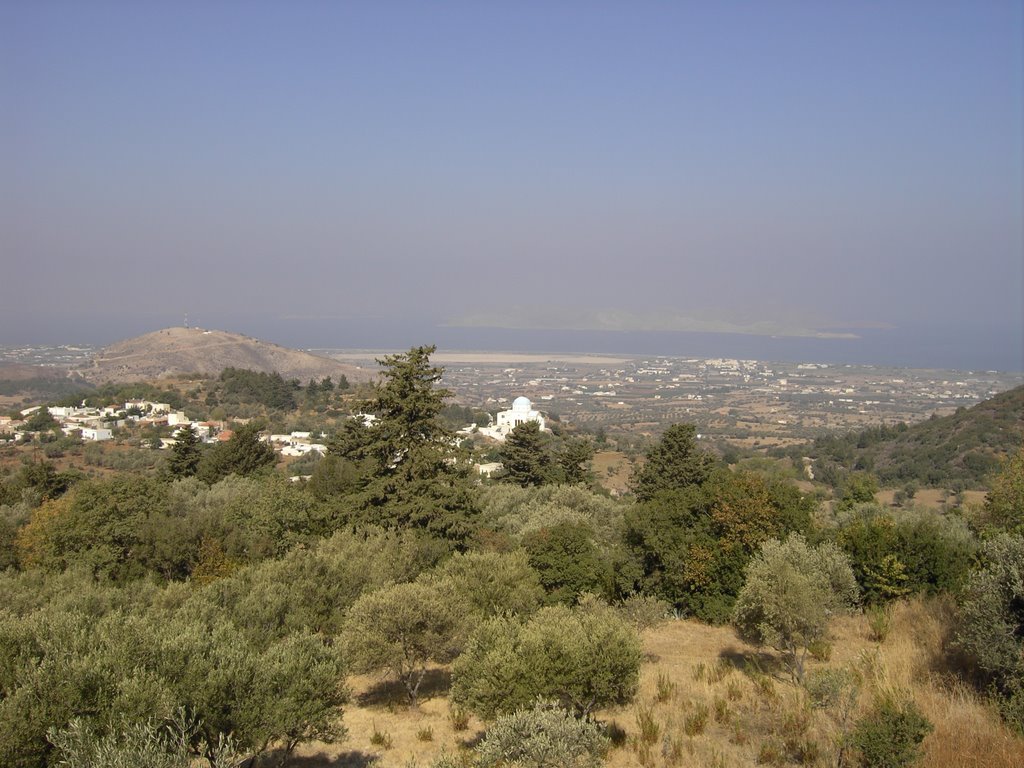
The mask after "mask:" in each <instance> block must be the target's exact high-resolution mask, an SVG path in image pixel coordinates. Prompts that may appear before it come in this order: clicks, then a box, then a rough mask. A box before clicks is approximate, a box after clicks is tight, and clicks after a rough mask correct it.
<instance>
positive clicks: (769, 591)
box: [733, 534, 859, 682]
mask: <svg viewBox="0 0 1024 768" xmlns="http://www.w3.org/2000/svg"><path fill="white" fill-rule="evenodd" d="M858 597H859V589H858V587H857V581H856V579H855V578H854V576H853V571H852V570H851V568H850V562H849V559H848V558H847V557H846V555H845V554H844V553H843V552H842V551H841V550H840V549H839V548H838V547H836V546H835V545H834V544H831V543H829V542H826V543H823V544H820V545H818V546H817V547H812V546H810V545H809V544H808V543H807V541H806V540H805V539H804V538H803V537H802V536H800V535H798V534H791V535H790V536H789V538H787V539H786V540H785V541H778V540H777V539H771V540H769V541H766V542H765V543H764V544H762V545H761V551H760V553H758V554H757V555H756V556H755V557H754V559H753V560H751V561H750V564H749V565H748V566H747V570H746V580H745V581H744V584H743V588H742V589H741V590H740V593H739V595H738V596H737V598H736V606H735V608H734V610H733V625H734V626H735V627H736V630H737V632H738V634H739V636H740V637H741V638H742V639H744V640H746V641H748V642H752V643H755V644H757V645H768V646H771V647H773V648H775V649H776V650H777V651H779V652H780V653H782V655H783V657H784V659H785V661H786V664H787V666H788V667H789V669H790V672H791V674H792V675H793V677H794V678H796V679H797V680H799V681H801V682H802V681H803V678H804V662H805V661H806V658H807V652H808V648H810V647H811V646H812V645H814V644H815V643H817V642H820V641H822V640H824V639H825V637H826V634H827V632H828V623H829V620H830V619H831V618H832V617H833V616H835V615H837V614H840V613H845V612H848V611H849V610H851V609H852V608H853V607H854V606H855V605H856V603H857V600H858Z"/></svg>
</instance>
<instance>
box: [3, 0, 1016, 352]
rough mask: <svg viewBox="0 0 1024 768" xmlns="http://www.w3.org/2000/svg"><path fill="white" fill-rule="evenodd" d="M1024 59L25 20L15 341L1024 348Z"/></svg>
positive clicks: (6, 124)
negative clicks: (306, 329)
mask: <svg viewBox="0 0 1024 768" xmlns="http://www.w3.org/2000/svg"><path fill="white" fill-rule="evenodd" d="M1022 38H1024V23H1022V9H1021V3H1020V2H1000V1H999V0H985V1H984V2H977V0H965V1H964V2H944V1H943V0H938V1H936V0H928V1H927V2H909V1H904V0H901V1H899V2H852V0H851V2H843V3H836V2H828V3H821V2H812V1H810V0H808V2H713V3H712V2H703V1H697V0H694V2H682V1H680V2H614V3H612V2H557V1H547V2H540V1H538V2H503V3H499V2H479V1H474V2H429V3H428V2H408V3H406V2H388V1H387V0H377V1H374V2H370V1H367V2H342V1H341V0H337V1H335V2H313V1H312V0H304V1H302V2H283V1H282V2H276V3H258V2H240V1H239V2H208V1H206V0H203V1H202V2H199V1H198V0H197V1H195V2H190V1H188V0H185V1H183V0H176V1H175V2H163V3H158V2H134V1H132V2H129V1H128V0H125V1H124V2H113V3H109V2H98V1H96V0H89V1H88V2H82V1H81V0H71V1H69V2H49V1H47V0H37V1H35V2H28V1H27V0H20V1H19V0H4V1H3V2H2V3H0V99H2V101H0V105H2V106H0V131H2V134H0V139H2V142H0V249H2V261H3V264H2V273H0V274H2V277H0V280H2V284H3V287H2V289H0V302H2V308H0V324H2V327H3V332H2V333H0V342H4V341H6V342H8V343H10V342H11V341H19V340H20V341H26V342H28V341H34V340H39V339H38V338H37V337H39V336H40V335H41V334H42V330H41V329H43V328H46V329H48V331H47V332H52V331H54V329H56V330H57V331H61V329H66V332H67V335H68V336H69V337H72V336H75V334H76V333H77V334H79V336H81V335H82V334H86V335H87V334H88V333H89V332H91V333H93V335H94V336H95V335H103V334H104V333H106V336H107V337H106V338H100V339H92V340H98V341H109V340H112V338H117V337H118V335H122V336H123V335H130V333H134V332H137V330H140V328H138V325H139V324H140V323H141V325H145V324H146V323H151V325H152V328H151V329H155V328H157V327H160V326H162V325H166V324H168V318H172V317H173V318H178V317H180V315H181V314H182V313H183V312H184V311H188V312H189V313H190V315H191V316H193V317H198V318H202V317H203V316H204V314H205V315H207V316H214V315H216V316H217V317H218V318H230V317H231V316H232V315H233V314H236V315H238V316H239V317H241V316H243V315H252V314H253V313H258V314H260V315H262V316H264V317H265V319H267V320H273V319H274V318H277V317H281V318H296V317H303V318H305V317H310V318H318V319H319V320H320V321H321V322H322V321H323V319H324V318H327V319H330V318H335V317H336V318H339V319H340V320H339V322H342V323H344V322H347V321H348V320H350V319H354V318H358V319H360V322H363V321H365V320H366V318H368V317H375V316H380V317H386V318H387V319H388V322H390V323H392V324H395V323H397V324H398V325H399V326H401V325H402V324H408V326H409V328H410V331H415V330H417V329H420V328H422V327H423V326H424V324H425V323H427V324H429V323H432V322H444V321H452V320H455V319H457V318H460V317H465V316H467V315H474V316H477V318H478V320H479V318H480V316H481V315H483V316H485V317H484V320H485V321H486V316H487V315H488V314H493V313H500V314H503V315H506V316H508V315H519V316H524V315H525V316H530V315H531V313H533V312H534V311H535V310H536V309H537V308H542V307H561V308H565V310H566V313H567V314H568V315H573V313H578V314H577V315H574V316H576V317H577V319H578V318H579V317H583V318H588V317H590V316H591V315H592V314H593V312H595V311H614V312H619V313H625V314H627V315H628V314H629V313H640V314H643V313H653V312H657V313H660V314H659V316H660V317H664V316H672V315H679V316H683V317H688V318H699V319H704V320H705V321H706V320H709V319H710V320H714V321H723V322H728V323H731V324H734V325H735V324H737V323H739V324H745V323H752V322H757V321H761V322H763V323H768V324H769V326H771V324H781V325H784V326H786V327H802V328H813V329H818V330H821V329H824V330H828V329H830V328H834V327H877V326H894V327H897V328H907V327H917V326H922V327H923V326H931V327H933V328H935V327H964V326H970V327H973V328H978V329H987V328H991V329H993V330H996V331H998V332H999V333H1000V334H1002V335H1001V338H1006V337H1007V334H1009V335H1010V338H1012V339H1014V340H1015V341H1014V342H1013V343H1018V344H1019V343H1020V341H1019V339H1020V329H1021V327H1022V323H1024V310H1022V301H1024V257H1022V248H1024V245H1022V230H1024V223H1022V175H1024V160H1022V131H1024V127H1022V92H1024V85H1022V69H1024V56H1022V42H1021V41H1022ZM46 316H49V317H46ZM118 316H123V317H124V318H132V320H131V322H130V323H129V322H128V321H127V320H126V321H125V324H124V327H125V329H126V330H127V331H130V333H122V334H118V333H117V330H116V329H117V328H118V327H119V326H118V323H119V322H120V321H119V320H118ZM534 316H535V315H534ZM139 318H142V320H141V321H140V320H139ZM179 322H180V321H179ZM552 322H553V323H555V324H557V323H558V321H557V319H556V320H553V321H552ZM579 322H582V323H583V324H586V323H587V322H589V321H588V320H586V319H584V320H582V321H579ZM111 328H114V329H115V330H113V331H111V330H109V329H111ZM87 329H93V330H92V331H88V330H87ZM97 329H107V330H105V331H100V330H97ZM229 330H240V331H245V330H246V328H244V327H238V328H230V327H229ZM83 340H90V339H83ZM414 340H418V337H417V339H414Z"/></svg>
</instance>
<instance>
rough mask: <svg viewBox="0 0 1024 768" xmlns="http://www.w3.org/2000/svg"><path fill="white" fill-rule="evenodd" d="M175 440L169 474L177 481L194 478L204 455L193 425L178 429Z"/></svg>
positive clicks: (168, 468) (168, 469) (169, 462)
mask: <svg viewBox="0 0 1024 768" xmlns="http://www.w3.org/2000/svg"><path fill="white" fill-rule="evenodd" d="M175 440H176V441H177V442H175V444H174V447H173V448H171V455H170V457H169V458H168V459H167V474H168V475H170V476H171V477H172V478H175V479H177V478H180V477H192V476H193V475H195V473H196V470H197V469H198V468H199V460H200V459H201V458H202V453H203V451H202V445H201V443H200V442H199V435H197V434H196V431H195V429H194V428H193V427H192V425H191V424H188V425H187V426H184V427H181V428H179V429H178V432H177V434H176V435H175Z"/></svg>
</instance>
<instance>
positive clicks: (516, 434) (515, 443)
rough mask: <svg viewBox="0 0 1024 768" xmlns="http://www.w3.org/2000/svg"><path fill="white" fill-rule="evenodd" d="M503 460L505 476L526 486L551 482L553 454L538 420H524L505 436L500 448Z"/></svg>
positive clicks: (509, 480) (506, 478) (509, 481)
mask: <svg viewBox="0 0 1024 768" xmlns="http://www.w3.org/2000/svg"><path fill="white" fill-rule="evenodd" d="M501 463H502V466H503V467H504V469H505V474H504V475H503V477H502V479H503V480H504V481H505V482H507V483H515V484H516V485H520V486H522V487H523V488H527V487H529V486H531V485H544V484H545V483H548V482H551V479H552V477H551V470H552V467H551V454H550V453H549V452H548V449H547V440H545V438H544V434H543V433H542V432H541V431H540V425H539V424H538V423H537V422H535V421H525V422H523V423H522V424H520V425H518V426H517V427H516V428H515V429H513V430H512V432H511V433H509V436H508V437H507V438H505V445H504V447H503V448H502V449H501Z"/></svg>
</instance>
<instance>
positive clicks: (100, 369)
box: [78, 327, 373, 384]
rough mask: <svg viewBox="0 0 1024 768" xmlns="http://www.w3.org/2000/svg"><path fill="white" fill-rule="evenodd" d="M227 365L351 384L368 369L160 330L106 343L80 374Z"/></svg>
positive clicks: (212, 369)
mask: <svg viewBox="0 0 1024 768" xmlns="http://www.w3.org/2000/svg"><path fill="white" fill-rule="evenodd" d="M225 368H248V369H251V370H254V371H262V372H264V373H273V372H274V371H276V372H277V373H279V374H281V375H282V376H283V377H285V378H286V379H292V378H294V379H299V380H300V381H303V382H305V381H308V380H309V379H311V378H315V379H322V378H323V377H324V376H332V377H334V378H335V379H337V377H339V376H341V375H344V376H345V377H346V378H348V380H349V381H350V382H352V383H355V382H359V381H368V380H370V379H371V378H372V375H373V374H372V372H371V371H368V370H366V369H364V368H360V367H358V366H355V365H349V364H346V363H340V362H338V361H337V360H331V359H330V358H327V357H321V356H319V355H314V354H311V353H309V352H304V351H302V350H297V349H289V348H288V347H282V346H280V345H278V344H272V343H270V342H267V341H261V340H259V339H254V338H251V337H249V336H243V335H241V334H238V333H229V332H227V331H213V330H203V329H200V328H180V327H179V328H164V329H163V330H160V331H153V332H152V333H147V334H144V335H142V336H136V337H134V338H131V339H125V340H124V341H119V342H116V343H114V344H111V345H110V346H107V347H104V348H103V349H102V350H100V352H99V353H97V354H96V355H95V357H93V359H92V361H91V365H89V366H87V367H84V368H83V369H81V370H80V371H78V373H80V374H81V375H82V376H83V377H85V378H86V379H88V380H89V381H90V382H93V383H96V384H105V383H107V382H111V381H119V382H120V381H152V380H156V379H161V378H167V377H170V376H177V375H180V374H187V373H197V374H202V375H207V376H216V375H218V374H220V372H221V371H223V370H224V369H225Z"/></svg>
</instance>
